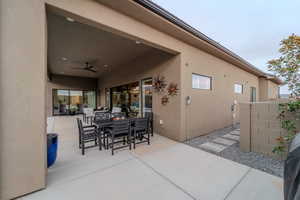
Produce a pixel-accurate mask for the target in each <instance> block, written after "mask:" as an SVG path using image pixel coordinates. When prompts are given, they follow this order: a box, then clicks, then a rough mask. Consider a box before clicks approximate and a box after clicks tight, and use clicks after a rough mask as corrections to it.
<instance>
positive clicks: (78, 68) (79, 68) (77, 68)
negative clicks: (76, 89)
mask: <svg viewBox="0 0 300 200" xmlns="http://www.w3.org/2000/svg"><path fill="white" fill-rule="evenodd" d="M71 69H76V70H84V68H81V67H72V68H71Z"/></svg>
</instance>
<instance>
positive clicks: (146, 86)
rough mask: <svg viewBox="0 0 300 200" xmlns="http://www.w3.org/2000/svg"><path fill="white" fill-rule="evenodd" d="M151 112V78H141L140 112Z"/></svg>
mask: <svg viewBox="0 0 300 200" xmlns="http://www.w3.org/2000/svg"><path fill="white" fill-rule="evenodd" d="M147 112H152V79H151V78H150V79H144V80H142V113H143V116H146V115H145V113H147Z"/></svg>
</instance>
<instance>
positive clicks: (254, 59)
mask: <svg viewBox="0 0 300 200" xmlns="http://www.w3.org/2000/svg"><path fill="white" fill-rule="evenodd" d="M152 1H153V2H155V3H157V4H158V5H160V6H161V7H163V8H164V9H166V10H168V11H169V12H171V13H172V14H174V15H175V16H177V17H179V18H180V19H182V20H183V21H185V22H186V23H188V24H189V25H191V26H193V27H194V28H196V29H197V30H199V31H200V32H202V33H204V34H205V35H207V36H208V37H210V38H212V39H213V40H215V41H217V42H219V43H220V44H221V45H223V46H225V47H226V48H228V49H230V50H231V51H233V52H234V53H236V54H238V55H239V56H241V57H242V58H244V59H245V60H247V61H248V62H250V63H251V64H253V65H254V66H256V67H257V68H259V69H261V70H263V71H265V72H268V68H267V62H268V61H269V60H271V59H274V58H278V57H279V56H280V54H279V53H278V49H279V44H280V41H281V40H282V39H284V38H287V37H288V36H289V35H291V34H292V33H295V34H297V35H300V25H299V21H300V10H299V8H300V0H251V1H241V0H226V1H225V0H152ZM268 73H270V72H268ZM286 93H289V92H288V89H287V87H286V86H284V87H282V88H281V94H286Z"/></svg>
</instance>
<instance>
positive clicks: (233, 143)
mask: <svg viewBox="0 0 300 200" xmlns="http://www.w3.org/2000/svg"><path fill="white" fill-rule="evenodd" d="M238 135H239V127H238V126H237V127H232V126H230V127H227V128H224V129H221V130H217V131H214V132H212V133H210V134H208V135H205V136H200V137H197V138H193V139H191V140H188V141H186V142H185V143H186V144H188V145H190V146H192V147H196V148H199V149H201V150H204V151H207V152H210V153H213V154H215V155H218V156H221V157H223V158H226V159H229V160H232V161H235V162H238V163H241V164H244V165H247V166H249V167H252V168H255V169H258V170H262V171H264V172H267V173H269V174H272V175H275V176H278V177H283V165H284V162H283V161H280V160H276V159H273V158H270V157H268V156H266V155H263V154H259V153H254V152H248V153H246V152H242V151H241V150H240V147H239V140H238V139H236V138H239V136H238ZM210 144H211V145H212V147H211V148H209V147H210ZM220 147H221V148H220ZM224 147H225V148H224Z"/></svg>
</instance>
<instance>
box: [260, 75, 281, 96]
mask: <svg viewBox="0 0 300 200" xmlns="http://www.w3.org/2000/svg"><path fill="white" fill-rule="evenodd" d="M259 87H260V91H259V97H260V98H259V100H260V101H269V100H274V99H278V97H279V94H278V92H279V89H278V87H279V86H278V85H277V84H276V83H274V82H272V81H270V80H267V79H265V78H260V79H259Z"/></svg>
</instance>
